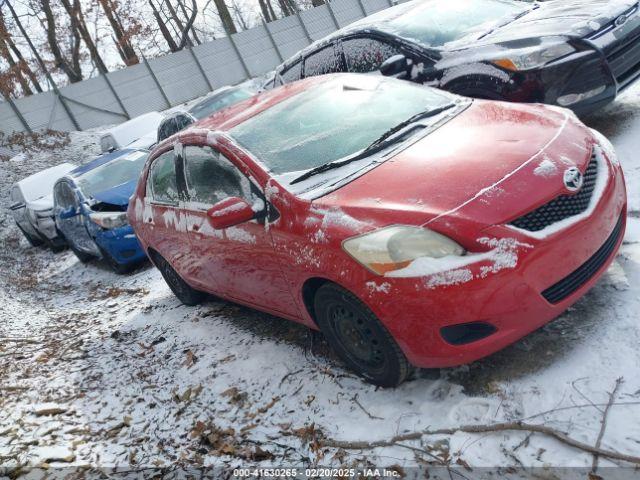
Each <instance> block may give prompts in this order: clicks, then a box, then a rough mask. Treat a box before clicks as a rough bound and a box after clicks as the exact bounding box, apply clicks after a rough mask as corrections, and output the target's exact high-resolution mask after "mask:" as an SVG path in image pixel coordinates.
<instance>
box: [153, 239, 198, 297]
mask: <svg viewBox="0 0 640 480" xmlns="http://www.w3.org/2000/svg"><path fill="white" fill-rule="evenodd" d="M151 259H152V260H153V263H154V264H155V266H156V267H158V270H160V273H161V274H162V277H163V278H164V281H165V282H167V285H169V288H170V289H171V291H172V292H173V294H174V295H175V296H176V297H177V298H178V300H180V301H181V302H182V303H184V304H185V305H189V306H192V307H193V306H195V305H199V304H201V303H202V302H203V301H204V299H205V298H207V294H206V293H205V292H201V291H200V290H196V289H195V288H192V287H191V286H190V285H189V284H188V283H187V282H185V281H184V280H183V279H182V277H181V276H180V275H179V274H178V272H176V271H175V270H174V269H173V267H172V266H171V265H170V264H169V262H167V261H166V260H165V259H164V258H163V257H162V256H161V255H160V254H158V253H155V252H154V253H152V254H151Z"/></svg>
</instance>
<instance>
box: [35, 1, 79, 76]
mask: <svg viewBox="0 0 640 480" xmlns="http://www.w3.org/2000/svg"><path fill="white" fill-rule="evenodd" d="M40 6H41V7H42V13H44V16H45V21H46V28H45V30H46V31H47V43H48V44H49V48H50V49H51V53H52V54H53V58H54V59H55V62H56V67H58V68H59V69H61V70H62V71H63V72H64V73H65V75H66V76H67V77H68V78H69V81H70V82H71V83H76V82H79V81H81V80H82V71H81V70H79V68H80V61H79V53H78V52H77V51H76V48H75V46H74V51H73V54H72V55H73V57H74V58H72V63H71V64H70V63H69V61H68V60H67V59H66V58H65V57H64V55H63V54H62V51H61V50H60V45H59V42H58V36H57V33H56V18H55V16H54V14H53V10H51V3H50V1H49V0H40ZM74 36H75V35H74Z"/></svg>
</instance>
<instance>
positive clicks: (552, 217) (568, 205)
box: [511, 152, 598, 232]
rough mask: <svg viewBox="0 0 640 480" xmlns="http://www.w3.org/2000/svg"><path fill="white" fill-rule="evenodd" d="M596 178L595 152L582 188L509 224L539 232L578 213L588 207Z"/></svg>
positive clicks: (596, 162) (585, 174) (596, 163)
mask: <svg viewBox="0 0 640 480" xmlns="http://www.w3.org/2000/svg"><path fill="white" fill-rule="evenodd" d="M597 180H598V159H597V158H596V155H595V152H594V154H593V155H592V156H591V161H590V162H589V166H588V167H587V170H586V172H585V173H584V184H583V185H582V188H581V189H580V190H579V191H578V192H577V193H575V194H573V195H561V196H559V197H557V198H555V199H553V200H552V201H550V202H549V203H546V204H544V205H543V206H541V207H540V208H537V209H535V210H533V211H532V212H529V213H527V214H526V215H523V216H522V217H520V218H517V219H516V220H514V221H513V222H511V225H513V226H514V227H517V228H521V229H523V230H527V231H529V232H539V231H540V230H544V229H545V228H547V227H548V226H549V225H553V224H554V223H556V222H559V221H561V220H564V219H565V218H570V217H573V216H575V215H579V214H581V213H583V212H585V211H586V210H587V208H589V203H590V202H591V197H592V196H593V190H594V189H595V186H596V181H597Z"/></svg>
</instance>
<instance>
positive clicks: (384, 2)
mask: <svg viewBox="0 0 640 480" xmlns="http://www.w3.org/2000/svg"><path fill="white" fill-rule="evenodd" d="M362 5H363V6H364V10H365V12H367V15H371V14H372V13H376V12H379V11H380V10H384V9H385V8H389V7H390V6H391V1H390V0H362Z"/></svg>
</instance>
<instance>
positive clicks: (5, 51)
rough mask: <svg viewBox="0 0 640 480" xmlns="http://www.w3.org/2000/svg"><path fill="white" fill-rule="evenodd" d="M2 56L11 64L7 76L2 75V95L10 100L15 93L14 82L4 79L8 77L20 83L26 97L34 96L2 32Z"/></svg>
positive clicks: (0, 83)
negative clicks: (10, 96)
mask: <svg viewBox="0 0 640 480" xmlns="http://www.w3.org/2000/svg"><path fill="white" fill-rule="evenodd" d="M0 28H2V25H0ZM0 56H2V58H4V59H5V60H6V61H7V63H8V64H9V69H8V70H7V72H6V74H5V73H4V72H3V73H2V74H0V89H2V93H3V94H4V95H5V96H6V97H7V98H8V97H9V95H10V94H11V93H12V92H13V88H12V87H13V82H8V80H9V78H4V79H3V78H2V77H5V75H6V76H9V77H14V78H15V79H16V80H17V81H18V83H19V84H20V86H21V87H22V91H23V92H24V93H25V94H26V95H33V90H31V87H29V82H27V80H26V79H25V78H24V76H23V75H22V69H21V67H20V65H19V64H18V63H16V61H15V60H14V58H13V55H12V54H11V51H10V50H9V47H8V46H7V42H5V40H4V36H3V35H2V32H0ZM7 74H8V75H7ZM2 80H4V81H2Z"/></svg>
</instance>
